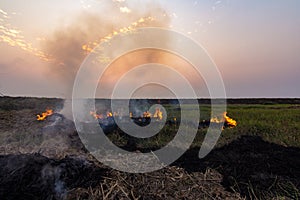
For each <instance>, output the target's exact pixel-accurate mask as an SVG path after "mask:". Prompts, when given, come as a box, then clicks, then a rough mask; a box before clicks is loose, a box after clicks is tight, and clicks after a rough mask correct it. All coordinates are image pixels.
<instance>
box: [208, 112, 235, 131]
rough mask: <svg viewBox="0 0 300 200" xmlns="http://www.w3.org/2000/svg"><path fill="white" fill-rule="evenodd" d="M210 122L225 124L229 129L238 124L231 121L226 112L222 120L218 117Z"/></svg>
mask: <svg viewBox="0 0 300 200" xmlns="http://www.w3.org/2000/svg"><path fill="white" fill-rule="evenodd" d="M210 122H212V123H225V124H226V125H227V126H229V127H236V126H237V122H236V121H235V120H234V119H231V118H230V117H228V116H227V112H224V113H223V115H222V117H221V119H220V118H218V117H213V118H211V119H210Z"/></svg>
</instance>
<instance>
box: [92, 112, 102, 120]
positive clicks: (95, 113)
mask: <svg viewBox="0 0 300 200" xmlns="http://www.w3.org/2000/svg"><path fill="white" fill-rule="evenodd" d="M90 115H92V116H93V117H94V118H95V119H103V115H102V114H100V115H98V114H97V112H96V111H90Z"/></svg>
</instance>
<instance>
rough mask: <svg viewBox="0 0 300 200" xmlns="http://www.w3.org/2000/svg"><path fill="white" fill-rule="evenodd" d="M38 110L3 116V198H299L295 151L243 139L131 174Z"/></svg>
mask: <svg viewBox="0 0 300 200" xmlns="http://www.w3.org/2000/svg"><path fill="white" fill-rule="evenodd" d="M20 100H22V101H25V100H24V99H18V101H20ZM18 101H16V102H18ZM27 101H28V100H26V101H25V102H27ZM35 101H41V102H43V100H35ZM48 103H50V104H51V103H53V104H55V105H56V103H57V101H53V102H47V105H49V104H48ZM15 104H16V105H17V104H18V103H15ZM25 104H26V103H25ZM1 105H2V104H1ZM5 105H6V104H5ZM30 105H31V103H30V101H28V106H30ZM35 105H40V104H39V103H36V104H35ZM41 110H44V108H43V106H40V107H38V106H37V108H26V109H24V108H22V106H16V107H14V108H13V109H12V108H11V107H10V106H6V107H5V110H4V109H2V110H1V109H0V199H283V198H284V199H299V198H300V196H299V194H300V192H299V191H300V181H299V180H300V167H299V166H300V159H299V157H300V149H299V148H294V147H286V146H281V145H278V144H273V143H269V142H267V141H264V140H262V139H261V138H260V137H258V136H241V137H238V138H237V139H235V140H234V141H231V142H229V143H228V144H226V145H224V146H222V147H219V148H215V149H214V150H213V151H212V152H211V153H210V154H209V155H208V156H207V157H205V158H204V159H199V158H198V152H199V149H198V148H193V149H190V150H188V151H187V152H186V153H185V154H184V155H183V156H182V157H181V158H180V159H179V160H177V161H176V162H175V163H173V164H172V166H169V167H166V168H164V169H161V170H159V171H156V172H151V173H145V174H130V173H125V172H119V171H116V170H113V169H110V168H108V167H106V166H104V165H102V164H101V163H99V162H98V161H96V160H95V159H94V158H93V157H92V156H91V155H89V154H88V152H87V151H86V150H85V148H84V147H83V145H82V144H81V142H80V140H79V138H78V135H77V133H76V131H75V130H74V125H73V124H72V122H71V121H70V120H67V119H65V118H64V117H63V116H61V115H59V114H58V115H55V116H54V117H53V118H50V119H48V120H47V121H45V122H37V121H36V120H35V115H36V114H38V113H39V112H40V111H41ZM56 121H58V123H56V124H55V125H54V126H50V125H53V123H54V122H56ZM137 150H138V149H137Z"/></svg>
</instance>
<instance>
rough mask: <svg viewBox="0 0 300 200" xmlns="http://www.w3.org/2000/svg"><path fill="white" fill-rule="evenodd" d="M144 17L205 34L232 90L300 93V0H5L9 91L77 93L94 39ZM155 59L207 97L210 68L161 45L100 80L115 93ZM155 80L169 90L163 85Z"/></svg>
mask: <svg viewBox="0 0 300 200" xmlns="http://www.w3.org/2000/svg"><path fill="white" fill-rule="evenodd" d="M140 27H161V28H164V29H168V30H172V31H176V32H179V33H181V34H184V35H185V36H186V37H189V38H191V39H192V40H194V41H196V42H197V43H198V44H199V45H201V46H202V47H203V48H204V49H205V50H206V52H207V54H208V55H209V57H210V58H211V59H212V61H213V62H214V63H215V64H216V66H217V68H218V70H219V71H220V73H221V77H222V79H223V82H224V85H225V90H226V95H227V97H229V98H252V97H255V98H257V97H258V98H264V97H271V98H277V97H292V98H294V97H300V89H299V87H298V86H299V85H300V56H299V52H300V37H299V35H300V1H298V0H285V1H282V0H272V1H266V0H244V1H239V0H198V1H196V0H193V1H190V0H185V1H183V0H173V1H168V0H143V1H142V0H78V1H77V0H52V1H49V0H48V1H46V0H40V1H36V0H27V1H22V0H9V1H8V0H0V52H1V59H0V92H1V93H3V94H5V95H10V96H39V97H64V98H68V97H69V96H70V95H71V93H72V87H73V82H74V78H75V76H76V74H77V72H78V69H79V66H80V65H81V64H82V62H83V61H84V59H86V58H87V56H88V55H89V53H90V52H91V50H92V49H93V48H94V47H96V46H97V45H99V44H100V43H101V42H103V41H108V40H110V39H111V38H113V37H112V36H113V35H114V34H115V35H117V34H120V33H124V34H131V33H130V31H126V30H128V29H130V30H131V29H138V28H140ZM125 28H127V29H125ZM167 41H169V40H168V38H167V37H166V40H164V41H162V42H167ZM120 48H121V47H120ZM147 62H158V63H161V64H166V65H170V66H172V67H173V68H174V69H176V70H178V71H179V72H180V73H182V74H183V75H184V76H186V77H187V78H188V80H189V81H191V82H192V85H193V87H194V89H195V90H199V91H200V92H199V93H197V95H198V96H199V97H200V98H201V97H207V94H206V92H205V91H204V90H205V82H204V81H203V78H201V77H198V76H197V75H195V76H194V74H195V73H193V70H191V69H190V68H191V66H190V65H189V63H187V62H185V61H184V60H182V59H181V58H178V57H176V56H174V55H166V53H162V52H151V51H141V52H134V53H132V54H128V55H124V56H123V58H120V59H118V60H117V61H115V62H114V63H112V64H111V67H110V68H109V70H108V71H107V72H106V74H105V76H104V78H103V80H100V81H99V83H100V82H101V86H102V88H99V95H100V96H101V95H103V96H104V97H108V96H109V95H110V91H111V90H112V89H113V87H114V85H115V84H116V82H117V81H118V79H120V78H121V77H122V75H123V74H124V73H126V71H128V70H130V69H132V67H133V66H135V65H138V64H143V63H147ZM147 73H148V72H147ZM149 74H151V72H149ZM159 75H160V74H159V73H158V74H157V75H156V76H159ZM145 76H148V74H147V75H143V76H138V75H136V76H134V75H133V78H132V80H135V79H136V78H143V77H145ZM164 76H165V75H164ZM164 76H163V77H162V79H163V78H165V77H164ZM168 78H169V79H171V80H172V81H173V82H174V86H175V87H180V86H181V85H180V83H178V82H177V81H176V80H177V79H176V78H174V77H171V76H170V77H168ZM203 88H204V89H203ZM147 90H148V91H151V92H152V91H154V90H155V93H153V95H157V96H159V95H162V93H165V94H166V93H167V92H166V91H165V90H164V89H161V88H156V86H155V87H148V88H146V89H145V91H147ZM202 90H203V91H202ZM168 94H169V93H168Z"/></svg>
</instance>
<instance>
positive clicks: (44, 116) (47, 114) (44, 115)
mask: <svg viewBox="0 0 300 200" xmlns="http://www.w3.org/2000/svg"><path fill="white" fill-rule="evenodd" d="M52 114H53V110H51V109H47V110H46V112H43V113H42V114H41V115H37V120H38V121H44V120H45V119H46V118H47V117H48V116H50V115H52Z"/></svg>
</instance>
